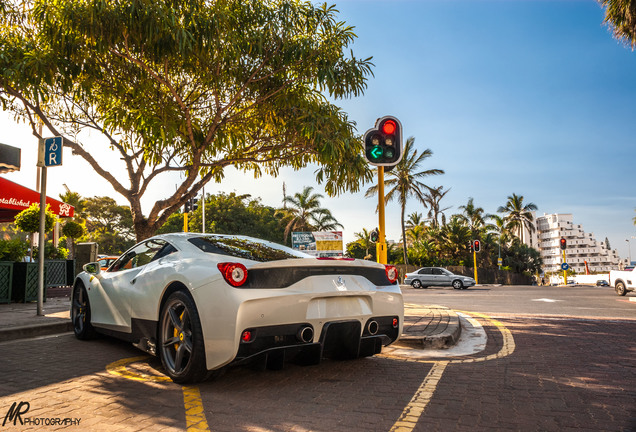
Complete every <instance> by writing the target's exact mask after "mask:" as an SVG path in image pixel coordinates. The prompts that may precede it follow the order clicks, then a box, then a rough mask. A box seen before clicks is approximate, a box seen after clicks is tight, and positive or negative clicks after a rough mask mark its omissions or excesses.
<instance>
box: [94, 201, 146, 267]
mask: <svg viewBox="0 0 636 432" xmlns="http://www.w3.org/2000/svg"><path fill="white" fill-rule="evenodd" d="M83 205H84V209H83V213H84V217H85V218H86V229H87V231H88V234H87V237H88V238H87V239H88V240H89V241H94V242H96V243H98V244H99V251H100V253H104V254H108V255H119V254H121V253H122V252H124V251H125V250H126V249H128V248H129V247H131V246H133V245H134V244H135V234H134V230H133V222H132V214H131V213H130V208H129V207H128V206H122V205H119V204H117V203H116V202H115V200H114V199H112V198H110V197H93V198H86V199H85V200H84V201H83Z"/></svg>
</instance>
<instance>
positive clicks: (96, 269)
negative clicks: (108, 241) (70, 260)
mask: <svg viewBox="0 0 636 432" xmlns="http://www.w3.org/2000/svg"><path fill="white" fill-rule="evenodd" d="M82 269H84V271H85V272H86V273H89V274H92V275H98V274H99V273H100V272H101V271H102V269H101V267H100V266H99V263H98V262H91V263H88V264H84V265H83V266H82Z"/></svg>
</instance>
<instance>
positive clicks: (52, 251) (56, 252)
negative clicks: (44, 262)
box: [33, 240, 68, 260]
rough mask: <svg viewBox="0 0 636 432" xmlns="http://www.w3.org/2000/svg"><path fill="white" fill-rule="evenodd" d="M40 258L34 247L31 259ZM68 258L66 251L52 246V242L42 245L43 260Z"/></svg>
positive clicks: (38, 251) (36, 248)
mask: <svg viewBox="0 0 636 432" xmlns="http://www.w3.org/2000/svg"><path fill="white" fill-rule="evenodd" d="M39 257H40V250H39V248H38V247H37V246H36V247H34V248H33V259H34V260H37V259H38V258H39ZM66 258H68V249H66V248H65V247H62V246H57V247H56V246H54V245H53V241H51V240H49V241H47V242H46V243H45V244H44V259H66Z"/></svg>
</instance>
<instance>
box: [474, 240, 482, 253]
mask: <svg viewBox="0 0 636 432" xmlns="http://www.w3.org/2000/svg"><path fill="white" fill-rule="evenodd" d="M473 248H475V252H479V251H480V250H481V241H479V240H475V241H474V242H473Z"/></svg>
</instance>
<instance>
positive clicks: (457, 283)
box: [453, 279, 464, 290]
mask: <svg viewBox="0 0 636 432" xmlns="http://www.w3.org/2000/svg"><path fill="white" fill-rule="evenodd" d="M453 288H454V289H457V290H458V289H462V288H464V284H463V283H462V281H460V280H459V279H456V280H454V281H453Z"/></svg>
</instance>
